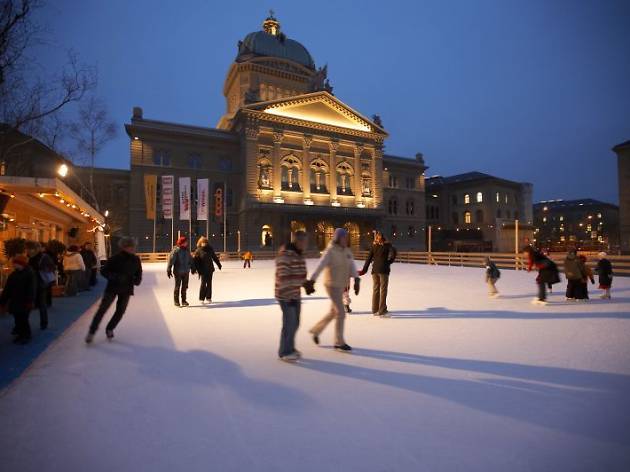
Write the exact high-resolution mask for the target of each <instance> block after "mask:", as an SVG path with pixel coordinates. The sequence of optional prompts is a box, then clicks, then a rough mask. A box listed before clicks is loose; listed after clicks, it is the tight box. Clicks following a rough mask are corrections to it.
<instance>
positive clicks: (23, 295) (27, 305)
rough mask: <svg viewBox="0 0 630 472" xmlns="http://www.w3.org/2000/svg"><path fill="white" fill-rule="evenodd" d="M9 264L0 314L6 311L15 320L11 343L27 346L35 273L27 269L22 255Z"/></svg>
mask: <svg viewBox="0 0 630 472" xmlns="http://www.w3.org/2000/svg"><path fill="white" fill-rule="evenodd" d="M11 262H12V263H13V272H11V273H10V274H9V277H8V278H7V282H6V284H5V286H4V289H3V290H2V295H0V312H5V311H7V309H8V311H9V313H11V314H12V315H13V318H14V319H15V328H14V329H13V334H14V335H15V339H14V340H13V342H14V343H16V344H27V343H28V342H29V341H30V340H31V325H30V323H29V321H28V317H29V314H30V313H31V310H32V309H33V304H34V303H35V294H36V290H37V287H36V281H35V273H34V272H33V269H31V268H30V267H29V264H28V258H27V257H26V256H24V255H22V254H19V255H17V256H15V257H14V258H13V259H12V261H11Z"/></svg>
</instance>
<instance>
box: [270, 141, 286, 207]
mask: <svg viewBox="0 0 630 472" xmlns="http://www.w3.org/2000/svg"><path fill="white" fill-rule="evenodd" d="M283 138H284V134H283V133H282V131H274V133H273V156H272V158H273V198H274V199H277V198H282V168H281V166H280V159H281V156H280V146H281V145H282V139H283Z"/></svg>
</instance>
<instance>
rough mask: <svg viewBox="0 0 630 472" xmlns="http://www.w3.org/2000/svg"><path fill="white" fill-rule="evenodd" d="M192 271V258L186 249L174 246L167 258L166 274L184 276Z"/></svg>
mask: <svg viewBox="0 0 630 472" xmlns="http://www.w3.org/2000/svg"><path fill="white" fill-rule="evenodd" d="M191 269H194V263H193V257H192V254H190V251H189V250H188V248H182V247H179V246H175V248H174V249H173V250H172V251H171V255H170V256H169V258H168V267H167V268H166V270H167V272H171V271H173V272H175V273H176V274H180V275H184V274H187V273H188V272H190V270H191Z"/></svg>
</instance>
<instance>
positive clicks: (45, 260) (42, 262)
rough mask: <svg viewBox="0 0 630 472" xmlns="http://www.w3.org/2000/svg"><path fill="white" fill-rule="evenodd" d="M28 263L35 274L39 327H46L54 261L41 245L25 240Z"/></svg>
mask: <svg viewBox="0 0 630 472" xmlns="http://www.w3.org/2000/svg"><path fill="white" fill-rule="evenodd" d="M26 252H27V254H28V256H29V260H28V265H29V266H30V267H31V269H32V270H33V273H34V274H35V307H36V308H37V309H39V327H40V329H42V330H44V329H47V328H48V290H49V288H50V286H51V285H52V284H53V283H54V281H55V278H56V276H55V263H54V261H53V260H52V259H51V258H50V256H49V255H48V254H46V253H45V252H43V250H42V246H41V245H40V244H39V243H38V242H35V241H27V243H26Z"/></svg>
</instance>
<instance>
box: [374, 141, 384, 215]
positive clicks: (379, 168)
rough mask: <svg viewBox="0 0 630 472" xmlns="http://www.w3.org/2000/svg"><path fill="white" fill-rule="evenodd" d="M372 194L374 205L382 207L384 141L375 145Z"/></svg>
mask: <svg viewBox="0 0 630 472" xmlns="http://www.w3.org/2000/svg"><path fill="white" fill-rule="evenodd" d="M372 196H373V199H374V206H375V207H376V208H380V207H382V205H383V143H381V142H377V143H376V144H375V145H374V155H373V156H372Z"/></svg>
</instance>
